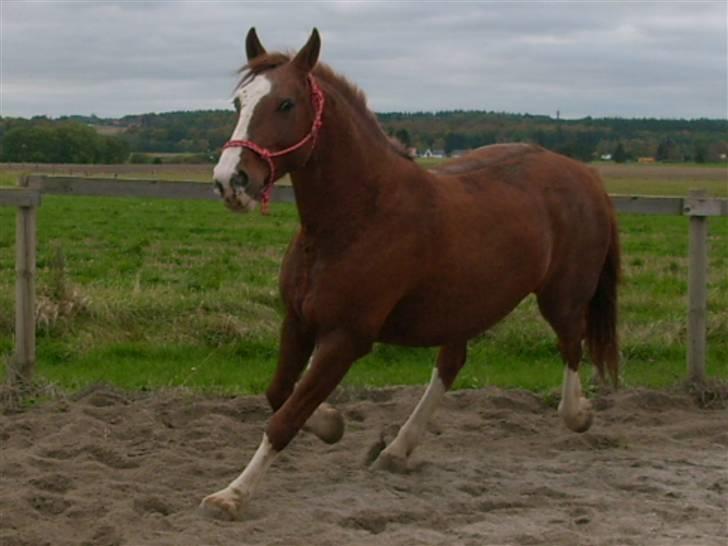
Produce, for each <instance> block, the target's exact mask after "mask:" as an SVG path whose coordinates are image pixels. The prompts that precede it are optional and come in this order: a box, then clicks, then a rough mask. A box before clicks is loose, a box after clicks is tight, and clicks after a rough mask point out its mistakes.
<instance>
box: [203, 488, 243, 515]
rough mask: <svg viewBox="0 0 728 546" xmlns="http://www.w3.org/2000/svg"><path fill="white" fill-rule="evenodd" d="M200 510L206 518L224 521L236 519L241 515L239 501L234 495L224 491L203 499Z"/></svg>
mask: <svg viewBox="0 0 728 546" xmlns="http://www.w3.org/2000/svg"><path fill="white" fill-rule="evenodd" d="M198 511H199V513H200V514H202V516H204V517H206V518H210V519H217V520H222V521H235V520H238V519H240V516H241V510H240V505H239V504H238V502H236V500H235V498H234V497H233V496H232V495H230V494H229V493H226V492H223V491H221V492H218V493H213V494H212V495H208V496H207V497H205V498H204V499H202V502H201V503H200V506H199V508H198Z"/></svg>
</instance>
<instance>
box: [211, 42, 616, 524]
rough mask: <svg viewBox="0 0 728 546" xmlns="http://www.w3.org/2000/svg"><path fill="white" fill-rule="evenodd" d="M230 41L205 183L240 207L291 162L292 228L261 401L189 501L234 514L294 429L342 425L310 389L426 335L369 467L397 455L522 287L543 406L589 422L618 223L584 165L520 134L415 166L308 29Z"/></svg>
mask: <svg viewBox="0 0 728 546" xmlns="http://www.w3.org/2000/svg"><path fill="white" fill-rule="evenodd" d="M245 45H246V53H247V63H246V65H245V66H244V67H243V68H241V70H240V73H241V79H240V81H239V83H238V86H237V87H236V91H235V92H234V100H233V103H234V105H235V108H236V110H237V116H238V121H237V125H236V126H235V129H234V131H233V133H232V136H231V138H230V140H229V141H228V142H227V143H226V144H225V145H224V147H223V151H222V153H221V156H220V159H219V162H218V163H217V165H216V166H215V168H214V171H213V183H214V186H215V188H216V191H217V192H218V193H219V194H220V195H221V197H222V199H223V201H224V203H225V205H226V206H227V207H228V208H230V209H232V210H234V211H241V212H245V211H250V210H253V209H254V208H255V207H256V206H257V204H258V203H260V202H262V203H263V204H266V203H267V202H268V200H269V196H270V191H271V188H272V186H273V184H274V183H275V181H276V180H278V179H279V178H280V177H282V176H283V175H285V174H290V178H291V181H292V184H293V191H294V194H295V201H296V206H297V208H298V213H299V217H300V229H299V231H298V233H297V234H296V235H295V237H294V239H293V240H292V241H291V243H290V245H289V248H288V250H287V252H286V255H285V258H284V260H283V263H282V267H281V272H280V293H281V298H282V302H283V304H284V309H285V316H284V318H283V321H282V325H281V330H280V349H279V357H278V363H277V368H276V371H275V373H274V376H273V378H272V381H271V383H270V386H269V388H268V390H267V391H266V397H267V399H268V402H269V403H270V406H271V408H272V410H273V414H272V416H271V417H270V419H269V421H268V422H267V424H266V427H265V430H264V434H263V438H262V441H261V443H260V445H259V447H258V448H257V451H256V452H255V454H254V455H253V457H252V459H251V460H250V461H249V463H248V465H247V466H246V467H245V469H244V471H243V472H242V473H241V474H240V475H239V476H238V477H237V478H236V479H235V480H233V481H232V482H231V483H230V484H229V485H228V486H227V487H225V488H224V489H222V490H220V491H218V492H216V493H213V494H211V495H208V496H207V497H205V498H204V499H203V500H202V503H201V508H202V510H203V512H204V513H206V514H209V515H212V516H215V517H220V518H228V519H236V518H239V517H240V516H241V515H242V514H243V513H244V511H245V507H246V506H248V505H249V503H250V502H251V499H252V496H253V494H254V491H255V489H256V487H257V486H258V485H259V484H260V482H261V480H262V479H263V476H264V474H265V472H266V471H267V469H268V467H269V466H270V465H271V463H272V462H273V460H274V459H275V457H276V455H277V454H279V453H280V452H281V451H282V450H283V449H284V448H285V447H286V446H287V445H288V444H289V442H290V441H291V440H292V439H293V438H294V437H295V436H296V434H297V433H298V432H299V431H300V430H301V429H302V428H304V429H307V430H309V431H311V432H313V433H314V434H315V435H317V436H318V437H319V438H321V439H322V440H323V441H325V442H329V443H333V442H337V441H338V440H339V439H340V438H341V437H342V434H343V432H344V420H343V418H342V416H341V415H340V413H339V412H338V411H337V410H336V409H335V408H334V407H332V406H331V405H329V404H328V403H326V402H325V401H326V399H327V398H328V397H329V395H330V394H331V393H332V391H333V390H334V389H335V388H336V386H337V385H338V384H339V383H340V382H341V380H342V379H343V378H344V376H345V374H346V373H347V371H348V370H349V368H350V367H351V366H352V364H353V363H354V362H355V361H356V360H357V359H359V358H361V357H363V356H364V355H366V354H367V353H369V352H370V351H371V349H372V346H373V344H374V343H376V342H383V343H392V344H398V345H403V346H438V347H440V349H439V354H438V357H437V363H436V366H435V367H434V369H433V372H432V377H431V380H430V383H429V385H428V386H427V388H426V390H425V392H424V395H423V396H422V398H421V400H420V401H419V403H418V404H417V405H416V407H415V408H414V411H413V412H412V414H411V415H410V416H409V418H408V419H407V420H406V421H405V423H404V424H403V425H402V427H401V428H400V429H399V432H398V433H397V435H396V437H395V438H394V440H393V441H392V442H391V443H390V444H389V445H388V446H386V448H384V449H383V450H382V451H381V452H380V453H379V455H378V457H377V459H376V460H375V461H374V463H373V464H374V465H375V467H377V468H381V469H386V470H396V469H402V468H406V465H407V460H408V457H409V456H410V455H411V453H412V451H413V450H414V449H415V447H416V446H417V444H418V443H419V441H420V439H421V437H422V435H423V433H424V431H425V425H426V423H427V422H428V420H429V419H430V417H431V416H432V414H433V412H434V411H435V409H436V408H437V406H438V404H439V403H440V401H441V400H442V399H443V396H444V395H445V393H446V391H447V390H448V389H449V388H450V387H451V386H452V384H453V381H454V380H455V378H456V376H457V374H458V372H459V371H460V369H461V368H462V367H463V365H464V364H465V360H466V353H467V344H468V341H469V340H470V339H472V338H473V337H474V336H477V335H479V334H481V333H482V332H484V331H485V330H487V329H488V328H489V327H491V326H492V325H494V324H495V323H497V322H498V321H500V320H501V319H503V318H504V317H505V316H506V315H508V314H509V313H510V312H511V311H512V310H513V309H514V308H515V307H516V306H517V305H518V304H519V302H521V301H522V300H523V299H524V298H525V297H527V296H528V295H530V294H535V295H536V298H537V301H538V308H539V310H540V313H541V315H542V316H543V317H544V318H545V320H546V321H547V322H548V324H549V325H550V326H551V328H552V329H553V331H554V332H555V334H556V337H557V339H558V348H559V351H560V353H561V357H562V359H563V361H564V363H565V367H564V378H563V385H562V397H561V402H560V404H559V406H558V413H559V415H560V416H561V418H562V420H563V422H564V423H565V425H566V426H567V427H568V428H570V429H572V430H574V431H577V432H583V431H585V430H587V429H588V428H589V426H590V425H591V423H592V411H591V404H590V402H589V401H588V400H587V399H586V398H585V397H584V396H583V395H582V389H581V381H580V377H579V374H578V370H579V364H580V361H581V358H582V345H586V347H587V348H588V349H589V352H590V355H591V359H592V362H593V364H594V365H595V367H596V369H597V371H598V377H600V378H601V380H602V382H604V381H605V380H606V376H605V371H606V372H608V373H609V375H610V376H611V378H612V380H613V381H614V382H615V384H616V382H617V377H618V368H619V348H618V339H617V333H616V324H617V285H618V280H619V274H620V250H619V241H618V234H617V222H616V218H615V213H614V210H613V207H612V204H611V201H610V199H609V197H608V196H607V194H606V193H605V190H604V188H603V184H602V182H601V180H600V178H599V176H598V175H597V174H596V172H594V171H593V170H592V169H590V168H588V167H587V166H585V165H583V164H582V163H579V162H577V161H575V160H572V159H570V158H567V157H565V156H562V155H558V154H556V153H553V152H550V151H547V150H545V149H544V148H541V147H539V146H536V145H532V144H525V143H516V144H496V145H492V146H486V147H483V148H479V149H477V150H475V151H472V152H470V153H467V154H466V155H463V156H461V157H459V158H457V159H453V160H450V161H447V162H445V163H443V164H442V165H440V166H438V167H436V168H434V169H432V170H429V171H428V170H425V169H423V168H422V167H420V166H419V165H418V164H417V163H416V162H415V161H413V160H412V158H411V157H409V156H408V154H407V153H406V152H405V151H404V149H403V148H402V146H401V145H398V144H397V143H396V142H393V141H392V140H391V139H389V138H388V137H387V136H386V135H385V134H384V132H383V130H382V128H381V125H380V124H379V122H378V121H377V118H376V117H375V115H374V114H373V113H372V112H371V111H370V110H369V109H368V107H367V103H366V98H365V96H364V94H363V93H362V91H360V90H359V89H358V88H357V87H356V86H354V85H353V84H352V83H350V82H349V81H347V80H346V79H345V78H344V77H343V76H341V75H339V74H338V73H336V72H335V71H334V70H332V69H331V68H330V67H329V66H327V65H325V64H323V63H319V62H318V58H319V53H320V48H321V39H320V36H319V33H318V31H317V30H316V29H314V30H313V32H312V33H311V36H310V38H309V39H308V41H307V42H306V44H305V45H304V46H303V48H301V49H300V50H299V51H298V52H297V53H295V54H284V53H279V52H271V53H269V52H267V51H266V50H265V49H264V47H263V46H262V44H261V42H260V40H259V38H258V36H257V33H256V31H255V28H251V29H250V31H249V32H248V34H247V38H246V42H245ZM307 364H308V366H307Z"/></svg>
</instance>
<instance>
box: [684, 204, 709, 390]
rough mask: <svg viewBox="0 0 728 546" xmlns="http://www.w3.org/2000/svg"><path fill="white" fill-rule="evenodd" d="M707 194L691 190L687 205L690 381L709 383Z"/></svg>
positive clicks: (688, 357)
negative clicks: (707, 355)
mask: <svg viewBox="0 0 728 546" xmlns="http://www.w3.org/2000/svg"><path fill="white" fill-rule="evenodd" d="M706 197H707V194H706V192H705V191H703V190H691V191H690V192H689V198H688V200H687V201H686V204H685V210H684V212H685V214H687V215H689V216H690V244H689V248H688V253H689V258H688V355H687V360H688V379H689V381H690V382H692V383H698V384H702V383H705V377H706V375H705V359H706V330H707V328H706V316H707V300H708V214H703V213H705V212H707V211H703V210H702V207H701V206H700V204H701V202H702V200H703V199H705V198H706Z"/></svg>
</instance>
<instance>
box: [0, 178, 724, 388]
mask: <svg viewBox="0 0 728 546" xmlns="http://www.w3.org/2000/svg"><path fill="white" fill-rule="evenodd" d="M21 186H22V187H21V188H8V189H0V205H9V206H15V207H18V215H17V228H16V275H17V280H16V322H15V335H16V352H15V356H14V358H13V359H12V360H11V361H10V363H9V369H8V379H9V381H11V382H15V383H19V384H27V383H29V382H30V381H31V379H32V375H33V372H34V368H35V316H34V311H35V261H36V216H37V209H38V207H39V206H40V195H41V194H52V195H78V196H96V197H142V198H160V199H193V200H204V201H214V200H218V199H219V197H217V196H216V195H214V194H213V192H212V189H211V185H210V184H202V183H199V182H185V181H176V182H170V181H162V180H124V181H120V180H115V179H108V178H74V177H66V176H41V175H31V176H27V177H23V179H22V181H21ZM272 197H273V201H276V202H286V203H292V202H294V195H293V188H291V187H290V186H275V187H274V191H273V196H272ZM611 198H612V202H613V203H614V205H615V208H616V209H617V212H619V213H630V214H663V215H685V216H689V217H690V233H689V238H690V245H689V266H688V317H687V320H688V347H687V365H688V379H689V380H690V381H691V382H695V383H703V382H704V381H705V379H706V377H705V360H706V315H707V269H708V217H709V216H728V199H717V198H711V197H708V196H707V195H706V194H705V193H704V192H702V191H695V192H690V195H689V196H688V197H686V198H682V197H646V196H619V195H618V196H611Z"/></svg>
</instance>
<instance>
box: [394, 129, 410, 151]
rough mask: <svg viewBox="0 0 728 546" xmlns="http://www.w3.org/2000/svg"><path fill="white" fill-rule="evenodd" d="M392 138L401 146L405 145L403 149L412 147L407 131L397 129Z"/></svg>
mask: <svg viewBox="0 0 728 546" xmlns="http://www.w3.org/2000/svg"><path fill="white" fill-rule="evenodd" d="M394 137H395V138H396V139H397V140H399V141H400V142H401V143H402V144H404V145H405V147H407V148H409V147H410V146H411V145H412V140H411V139H410V134H409V131H408V130H407V129H397V130H396V131H395V132H394Z"/></svg>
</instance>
